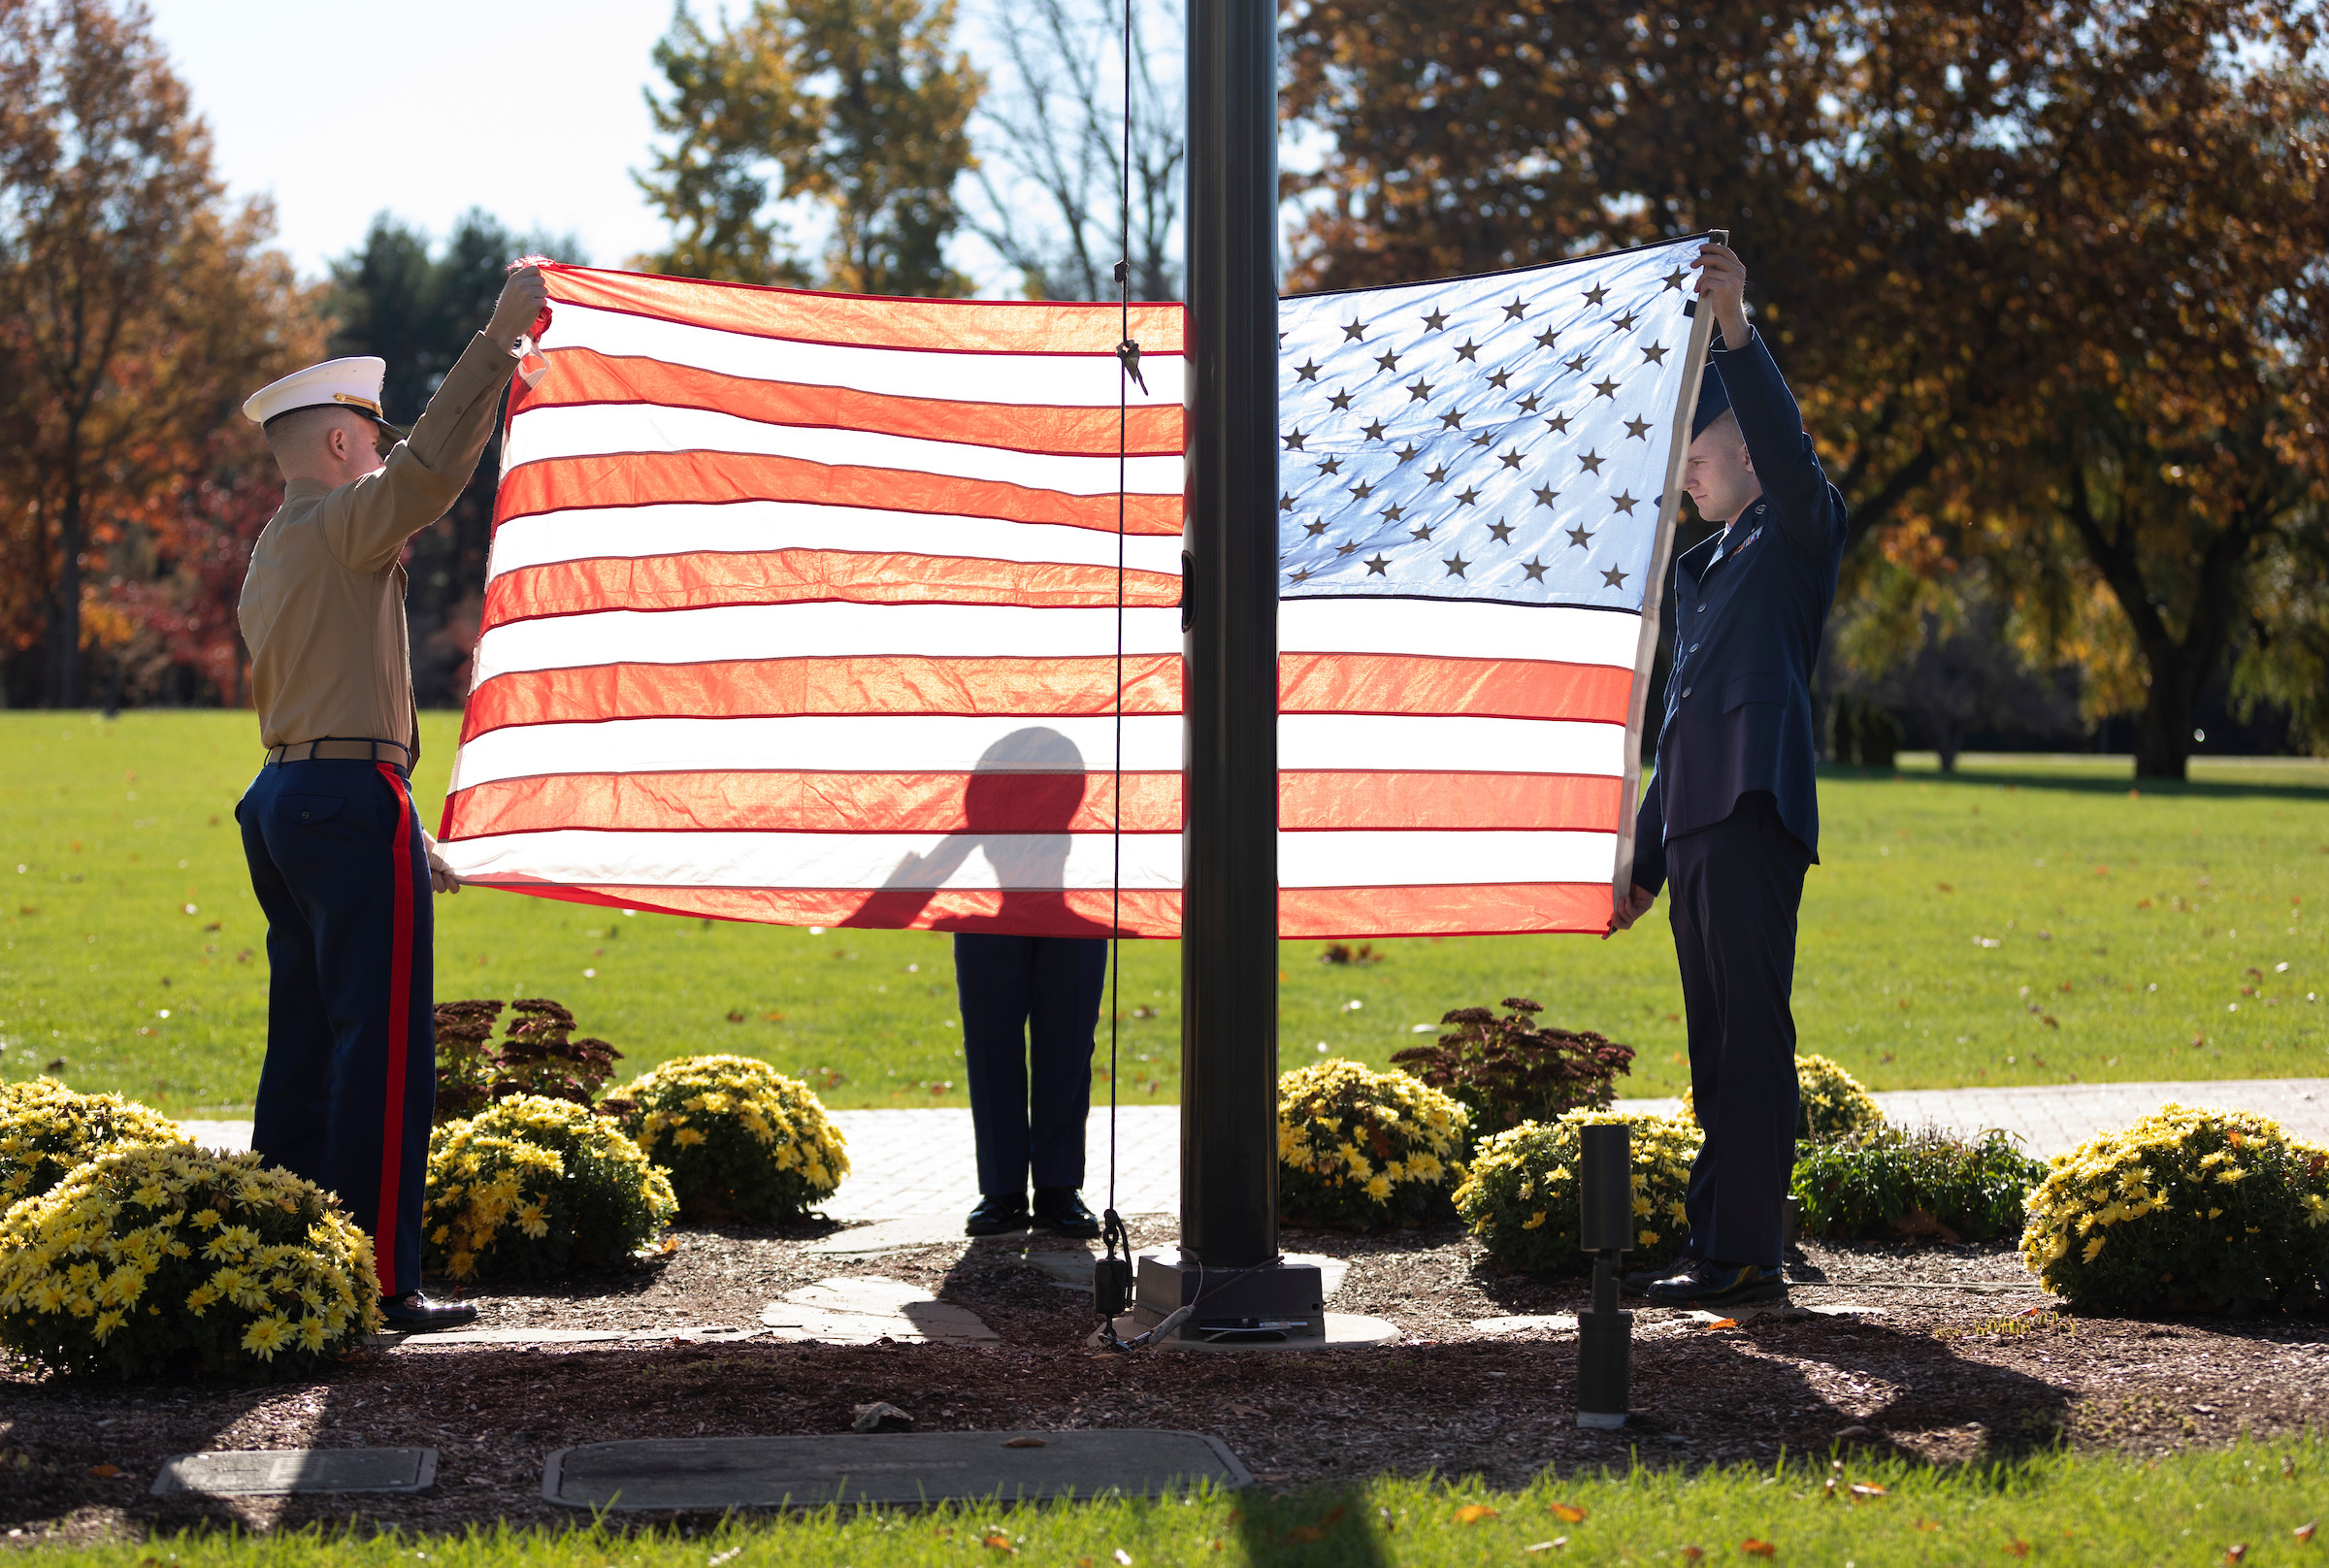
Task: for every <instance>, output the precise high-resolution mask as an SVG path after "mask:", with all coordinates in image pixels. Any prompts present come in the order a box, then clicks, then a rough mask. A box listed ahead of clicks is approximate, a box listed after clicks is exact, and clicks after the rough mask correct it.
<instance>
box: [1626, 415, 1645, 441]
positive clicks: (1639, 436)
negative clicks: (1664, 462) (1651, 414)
mask: <svg viewBox="0 0 2329 1568" xmlns="http://www.w3.org/2000/svg"><path fill="white" fill-rule="evenodd" d="M1625 434H1626V437H1627V438H1628V439H1629V440H1632V441H1648V440H1649V439H1650V421H1649V420H1647V419H1628V420H1626V421H1625Z"/></svg>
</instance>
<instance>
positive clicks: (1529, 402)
mask: <svg viewBox="0 0 2329 1568" xmlns="http://www.w3.org/2000/svg"><path fill="white" fill-rule="evenodd" d="M1541 401H1542V400H1541V399H1539V398H1538V397H1537V395H1536V394H1535V393H1533V392H1531V393H1529V394H1528V395H1527V396H1526V397H1525V398H1523V399H1521V412H1523V413H1534V412H1536V406H1537V404H1538V403H1539V402H1541Z"/></svg>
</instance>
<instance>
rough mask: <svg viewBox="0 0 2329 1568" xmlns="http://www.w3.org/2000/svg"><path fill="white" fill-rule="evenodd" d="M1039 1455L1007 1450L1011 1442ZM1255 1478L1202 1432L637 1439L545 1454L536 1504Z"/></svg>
mask: <svg viewBox="0 0 2329 1568" xmlns="http://www.w3.org/2000/svg"><path fill="white" fill-rule="evenodd" d="M1029 1437H1034V1438H1040V1439H1041V1440H1042V1444H1041V1446H1040V1447H1033V1448H1013V1447H1011V1446H1010V1442H1011V1440H1012V1439H1013V1438H1029ZM1253 1479H1254V1478H1253V1475H1252V1473H1251V1472H1250V1471H1248V1470H1247V1469H1246V1468H1245V1466H1244V1465H1243V1464H1242V1463H1240V1462H1239V1461H1238V1458H1237V1455H1236V1454H1232V1453H1230V1449H1229V1445H1227V1444H1225V1443H1223V1442H1222V1441H1221V1440H1220V1439H1218V1438H1213V1437H1207V1436H1205V1435H1204V1434H1203V1433H1201V1432H1165V1431H1140V1430H1126V1429H1121V1428H1111V1429H1091V1428H1083V1429H1078V1430H1074V1431H1063V1432H874V1433H869V1434H865V1435H862V1436H861V1435H859V1434H856V1433H847V1434H843V1435H839V1436H834V1437H716V1438H715V1437H705V1438H643V1439H640V1440H637V1441H633V1442H624V1443H584V1444H581V1445H579V1446H577V1447H574V1448H571V1449H560V1450H559V1451H558V1452H557V1453H555V1454H551V1455H550V1463H549V1469H548V1471H547V1472H546V1473H545V1474H544V1475H543V1476H542V1480H541V1494H542V1496H544V1497H546V1498H548V1499H549V1500H550V1501H551V1502H553V1503H565V1504H567V1505H569V1506H570V1507H574V1508H616V1509H725V1508H784V1507H791V1508H818V1507H822V1506H824V1505H825V1504H827V1503H837V1502H843V1501H847V1502H852V1503H920V1502H936V1501H939V1500H941V1499H956V1500H977V1499H982V1498H991V1497H1000V1498H1001V1499H1003V1500H1005V1501H1010V1500H1013V1499H1019V1498H1026V1499H1030V1500H1033V1499H1036V1498H1049V1497H1069V1496H1073V1497H1091V1496H1095V1495H1098V1494H1099V1493H1103V1492H1120V1493H1122V1494H1124V1495H1125V1496H1128V1497H1154V1496H1159V1495H1163V1494H1166V1493H1173V1492H1181V1491H1187V1490H1189V1489H1191V1488H1192V1487H1194V1486H1197V1484H1198V1483H1200V1482H1208V1481H1209V1482H1211V1483H1213V1484H1214V1485H1215V1486H1222V1487H1233V1486H1245V1485H1247V1484H1248V1483H1250V1482H1251V1481H1252V1480H1253Z"/></svg>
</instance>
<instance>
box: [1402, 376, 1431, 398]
mask: <svg viewBox="0 0 2329 1568" xmlns="http://www.w3.org/2000/svg"><path fill="white" fill-rule="evenodd" d="M1430 397H1431V383H1430V382H1429V381H1427V380H1425V379H1424V378H1423V377H1422V376H1417V377H1416V378H1415V379H1414V380H1412V381H1410V382H1408V383H1407V399H1408V401H1409V402H1411V403H1426V402H1428V401H1429V400H1430Z"/></svg>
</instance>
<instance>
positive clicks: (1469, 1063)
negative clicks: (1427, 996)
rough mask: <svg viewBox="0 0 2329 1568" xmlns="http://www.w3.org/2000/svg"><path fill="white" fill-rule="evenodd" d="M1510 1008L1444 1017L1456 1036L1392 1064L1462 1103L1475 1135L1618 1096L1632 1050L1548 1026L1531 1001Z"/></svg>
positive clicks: (1510, 999) (1515, 1001)
mask: <svg viewBox="0 0 2329 1568" xmlns="http://www.w3.org/2000/svg"><path fill="white" fill-rule="evenodd" d="M1503 1005H1504V1007H1505V1016H1504V1017H1502V1018H1498V1017H1497V1016H1496V1015H1495V1014H1493V1013H1492V1012H1490V1011H1489V1010H1488V1009H1487V1008H1485V1007H1459V1008H1458V1009H1456V1010H1455V1011H1454V1012H1452V1013H1449V1014H1447V1015H1446V1016H1445V1017H1443V1018H1442V1019H1440V1022H1441V1023H1442V1024H1453V1025H1454V1026H1456V1029H1455V1032H1454V1033H1452V1034H1442V1035H1441V1036H1440V1037H1439V1039H1438V1041H1437V1042H1436V1043H1434V1044H1431V1045H1419V1046H1415V1047H1412V1048H1410V1049H1408V1050H1405V1051H1401V1052H1398V1053H1397V1054H1395V1055H1394V1056H1393V1057H1392V1059H1391V1060H1392V1061H1393V1062H1396V1063H1398V1064H1399V1065H1400V1066H1402V1067H1405V1068H1406V1069H1407V1070H1408V1071H1409V1072H1412V1073H1414V1074H1415V1075H1416V1076H1417V1077H1418V1078H1421V1079H1422V1080H1423V1081H1424V1082H1425V1083H1427V1084H1429V1085H1430V1086H1431V1087H1432V1088H1434V1089H1439V1090H1445V1091H1446V1092H1447V1093H1448V1094H1453V1095H1454V1096H1455V1097H1456V1098H1458V1099H1460V1100H1461V1101H1462V1102H1463V1103H1464V1105H1465V1106H1466V1107H1467V1108H1468V1109H1469V1110H1470V1111H1471V1113H1472V1132H1473V1136H1475V1137H1478V1136H1482V1135H1484V1134H1486V1133H1490V1132H1500V1131H1502V1130H1503V1129H1504V1128H1506V1127H1518V1126H1520V1125H1521V1124H1522V1123H1523V1122H1550V1121H1552V1120H1553V1119H1554V1118H1555V1117H1557V1116H1559V1115H1560V1114H1561V1113H1562V1112H1564V1111H1570V1110H1575V1109H1576V1108H1577V1107H1579V1106H1581V1105H1590V1106H1593V1107H1596V1108H1598V1107H1602V1106H1606V1105H1608V1104H1609V1102H1610V1101H1611V1100H1613V1099H1615V1098H1616V1097H1617V1093H1618V1091H1617V1076H1618V1074H1619V1073H1622V1072H1625V1071H1628V1070H1629V1069H1630V1068H1631V1067H1632V1064H1633V1048H1632V1047H1631V1046H1626V1045H1614V1044H1612V1043H1611V1042H1610V1041H1608V1040H1606V1039H1603V1038H1602V1037H1601V1036H1600V1035H1598V1034H1592V1033H1577V1032H1574V1031H1572V1030H1569V1029H1549V1028H1545V1027H1542V1026H1540V1025H1538V1024H1537V1023H1536V1022H1535V1015H1536V1014H1538V1013H1541V1012H1543V1011H1544V1009H1543V1008H1542V1007H1540V1006H1538V1005H1537V1004H1536V1003H1535V1002H1533V1001H1530V1000H1529V999H1528V998H1527V997H1525V996H1507V997H1505V998H1504V1003H1503Z"/></svg>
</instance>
